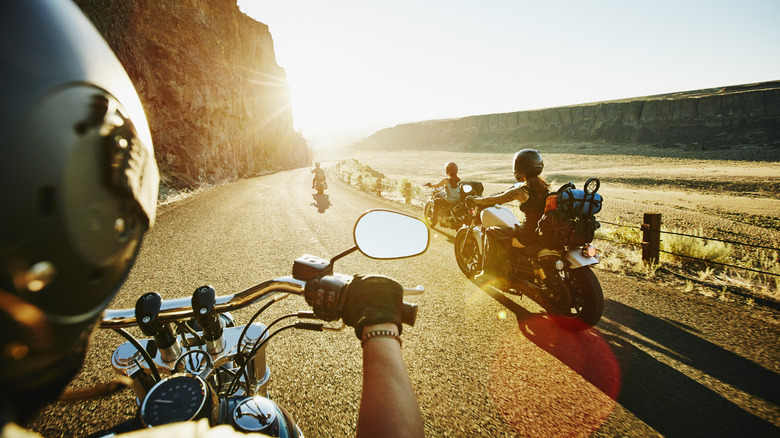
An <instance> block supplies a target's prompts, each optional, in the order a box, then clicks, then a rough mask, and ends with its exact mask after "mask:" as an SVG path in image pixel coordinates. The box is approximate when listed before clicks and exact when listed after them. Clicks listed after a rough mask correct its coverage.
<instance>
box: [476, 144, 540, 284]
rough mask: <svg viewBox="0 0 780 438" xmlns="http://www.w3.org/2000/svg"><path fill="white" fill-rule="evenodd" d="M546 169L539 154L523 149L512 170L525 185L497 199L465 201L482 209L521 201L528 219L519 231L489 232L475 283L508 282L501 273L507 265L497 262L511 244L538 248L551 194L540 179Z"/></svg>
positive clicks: (497, 229) (478, 198)
mask: <svg viewBox="0 0 780 438" xmlns="http://www.w3.org/2000/svg"><path fill="white" fill-rule="evenodd" d="M543 169H544V160H543V159H542V155H541V154H540V153H539V151H537V150H535V149H523V150H521V151H518V152H517V153H516V154H515V156H514V158H513V170H514V174H515V179H516V180H517V181H518V182H523V183H524V184H518V185H516V186H514V187H512V188H510V189H509V190H507V191H505V192H503V193H499V194H497V195H493V196H485V197H476V196H469V197H468V198H467V199H466V201H467V203H473V204H475V205H478V206H483V207H489V206H491V205H496V204H504V203H506V202H511V201H518V202H519V203H520V211H522V212H523V213H524V215H525V220H524V221H522V224H521V225H520V226H519V227H518V228H517V229H513V228H500V227H490V228H488V229H487V248H486V249H485V257H484V258H483V260H482V272H480V273H479V274H477V275H476V276H475V277H474V279H475V280H477V281H481V282H487V281H498V282H503V281H505V279H506V273H505V272H502V271H503V267H504V265H505V264H502V263H498V262H499V261H500V260H501V258H502V257H501V256H502V253H506V251H507V250H508V247H509V246H510V244H511V245H514V246H516V247H520V248H523V247H526V246H529V247H533V246H534V245H537V244H538V237H537V236H536V233H535V230H536V225H537V223H538V222H539V219H541V217H542V215H543V214H544V202H545V199H546V198H547V195H548V194H549V191H550V186H549V184H547V182H545V180H544V179H543V178H542V177H541V176H539V175H540V174H541V173H542V170H543Z"/></svg>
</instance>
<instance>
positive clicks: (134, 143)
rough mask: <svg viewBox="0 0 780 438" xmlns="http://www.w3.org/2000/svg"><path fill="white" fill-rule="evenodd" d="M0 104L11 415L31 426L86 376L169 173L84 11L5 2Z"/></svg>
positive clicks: (2, 283)
mask: <svg viewBox="0 0 780 438" xmlns="http://www.w3.org/2000/svg"><path fill="white" fill-rule="evenodd" d="M0 93H2V97H0V108H2V109H1V110H0V141H1V142H2V144H1V145H0V167H2V169H1V170H2V171H0V205H2V206H3V210H4V213H3V215H2V219H0V333H2V336H0V406H2V405H5V406H13V407H14V408H15V409H16V410H17V413H16V415H17V416H18V418H24V416H25V415H29V414H30V413H31V412H32V410H33V409H35V408H36V407H37V406H36V404H39V403H43V402H46V401H49V400H50V399H51V398H53V396H56V394H57V393H58V391H59V390H61V388H62V387H63V386H64V385H65V384H66V383H67V382H68V380H70V378H71V377H72V376H73V375H74V374H75V373H76V371H77V370H78V368H79V367H80V366H81V362H82V357H83V355H84V352H85V348H86V340H87V338H88V334H89V332H90V331H91V329H92V328H93V327H94V324H95V321H96V320H97V319H98V318H99V317H100V315H101V313H102V312H103V310H104V309H105V308H106V306H108V303H109V302H110V301H111V299H112V298H113V297H114V295H115V294H116V291H117V290H118V288H119V286H120V285H121V284H122V282H123V281H124V278H125V277H126V275H127V273H128V271H129V270H130V267H131V266H132V264H133V261H134V260H135V256H136V254H137V251H138V249H139V247H140V243H141V239H142V236H143V234H144V232H145V231H146V230H147V228H148V227H149V226H151V224H152V223H153V222H154V217H155V209H156V205H157V204H156V203H157V190H158V185H159V174H158V170H157V164H156V162H155V159H154V151H153V149H152V140H151V135H150V132H149V127H148V125H147V122H146V119H145V116H144V113H143V108H142V107H141V102H140V100H139V98H138V95H137V94H136V92H135V89H134V88H133V85H132V83H131V82H130V79H129V77H128V76H127V74H126V73H125V71H124V69H123V68H122V65H121V64H120V63H119V61H118V60H117V58H116V57H115V56H114V54H113V52H112V51H111V49H110V48H109V47H108V45H107V44H106V43H105V41H104V40H103V39H102V38H101V36H100V34H99V33H98V32H97V30H96V29H95V28H94V27H93V26H92V24H91V23H90V22H89V21H88V20H87V18H86V17H85V16H84V15H83V14H82V13H81V11H80V10H79V9H78V8H77V7H76V6H75V4H74V3H73V2H71V1H59V0H34V1H33V0H13V1H4V2H3V3H2V6H0ZM20 394H22V395H21V396H20ZM9 400H10V402H9ZM0 409H2V408H0Z"/></svg>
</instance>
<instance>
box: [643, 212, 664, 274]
mask: <svg viewBox="0 0 780 438" xmlns="http://www.w3.org/2000/svg"><path fill="white" fill-rule="evenodd" d="M660 249H661V213H645V215H644V218H643V223H642V260H643V261H645V262H650V263H658V260H659V258H658V256H659V254H660V253H659V250H660Z"/></svg>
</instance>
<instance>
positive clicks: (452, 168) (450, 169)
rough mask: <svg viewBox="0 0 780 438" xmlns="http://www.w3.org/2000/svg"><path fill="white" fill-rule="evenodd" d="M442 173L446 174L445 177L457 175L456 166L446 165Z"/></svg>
mask: <svg viewBox="0 0 780 438" xmlns="http://www.w3.org/2000/svg"><path fill="white" fill-rule="evenodd" d="M444 173H446V174H447V175H457V174H458V165H457V164H455V163H453V162H449V163H447V164H446V165H445V166H444Z"/></svg>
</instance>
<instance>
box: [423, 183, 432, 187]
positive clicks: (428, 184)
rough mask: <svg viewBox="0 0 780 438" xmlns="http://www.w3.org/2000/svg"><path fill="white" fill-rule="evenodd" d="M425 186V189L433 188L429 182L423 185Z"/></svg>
mask: <svg viewBox="0 0 780 438" xmlns="http://www.w3.org/2000/svg"><path fill="white" fill-rule="evenodd" d="M423 185H424V186H425V187H430V186H431V183H429V182H427V183H425V184H423Z"/></svg>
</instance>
